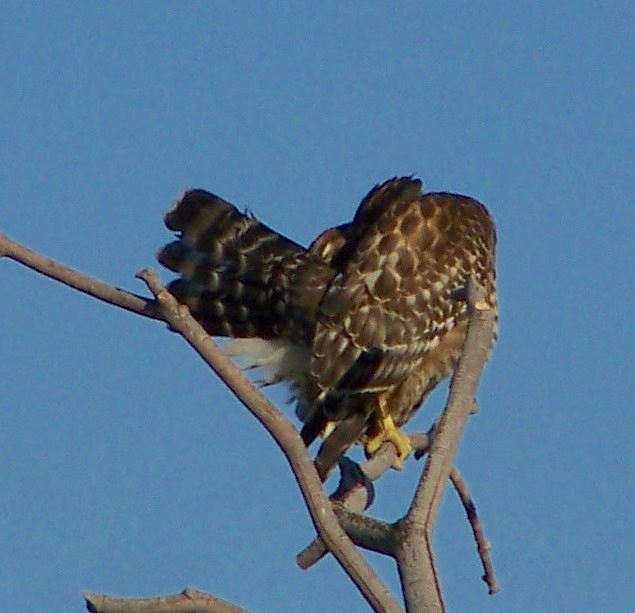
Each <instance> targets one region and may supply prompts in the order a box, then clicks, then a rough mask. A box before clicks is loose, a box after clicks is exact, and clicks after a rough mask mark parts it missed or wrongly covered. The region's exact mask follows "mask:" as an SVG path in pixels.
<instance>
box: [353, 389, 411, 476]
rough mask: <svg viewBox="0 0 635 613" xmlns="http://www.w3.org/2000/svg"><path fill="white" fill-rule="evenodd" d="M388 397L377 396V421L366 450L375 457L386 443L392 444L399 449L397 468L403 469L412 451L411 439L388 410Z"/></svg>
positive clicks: (365, 447) (366, 444)
mask: <svg viewBox="0 0 635 613" xmlns="http://www.w3.org/2000/svg"><path fill="white" fill-rule="evenodd" d="M386 401H387V397H386V396H385V395H384V394H380V395H379V396H377V407H376V409H375V421H374V423H373V425H372V426H371V428H370V431H369V433H368V438H367V439H366V443H365V444H364V449H365V450H366V453H367V454H368V455H373V454H374V453H375V452H376V451H378V450H379V448H380V447H381V446H382V445H383V444H384V443H385V442H386V441H388V442H390V443H392V444H393V445H394V446H395V448H396V449H397V466H396V468H399V469H401V467H402V466H403V463H404V462H405V460H406V458H407V457H408V456H409V455H410V452H411V451H412V445H411V444H410V438H409V437H408V435H407V434H404V433H403V432H401V431H400V430H399V429H398V428H397V426H395V422H394V421H393V420H392V417H391V416H390V414H389V413H388V411H387V409H386Z"/></svg>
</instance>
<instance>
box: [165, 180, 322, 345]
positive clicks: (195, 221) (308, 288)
mask: <svg viewBox="0 0 635 613" xmlns="http://www.w3.org/2000/svg"><path fill="white" fill-rule="evenodd" d="M165 224H166V226H167V227H168V228H169V229H170V230H173V231H175V232H177V233H178V235H179V237H178V240H176V241H174V242H172V243H170V244H168V245H166V246H165V247H163V248H162V249H161V250H160V251H159V253H158V254H157V259H158V260H159V262H160V263H161V264H163V266H165V267H166V268H169V269H170V270H172V271H174V272H177V273H180V275H181V277H180V278H179V279H176V280H175V281H173V282H172V283H170V284H169V286H168V289H169V290H170V292H171V293H172V294H174V295H175V296H176V298H177V299H178V300H179V302H181V303H183V304H186V305H187V306H188V307H189V308H190V310H191V311H192V314H193V315H194V317H196V318H197V319H198V320H199V321H200V322H201V323H202V325H203V326H204V327H205V329H206V330H207V331H208V332H209V333H210V334H212V335H214V336H232V337H242V338H244V337H260V338H267V339H275V338H282V337H287V338H293V339H296V340H306V339H309V338H311V337H312V334H313V327H314V321H315V318H314V316H313V312H312V311H315V309H316V308H317V305H318V303H319V300H320V298H321V296H322V293H323V292H324V288H325V287H326V283H327V282H328V280H329V279H330V278H331V277H332V275H333V271H332V270H331V269H330V268H329V267H328V265H327V264H325V262H324V261H323V260H321V259H320V258H319V257H318V256H316V255H314V254H311V253H309V252H308V251H307V250H306V249H304V247H302V246H300V245H298V244H297V243H295V242H293V241H292V240H290V239H288V238H286V237H284V236H282V235H280V234H278V233H277V232H275V231H273V230H272V229H271V228H269V227H267V226H266V225H265V224H263V223H260V222H259V221H258V220H257V219H255V218H254V217H253V216H249V215H245V214H243V213H241V212H240V211H238V209H237V208H236V207H235V206H233V205H232V204H230V203H228V202H226V201H225V200H223V199H222V198H219V197H218V196H215V195H214V194H211V193H210V192H207V191H204V190H190V191H187V192H185V193H184V194H183V196H182V197H181V198H179V200H178V201H177V202H176V204H175V206H174V208H173V209H172V210H170V211H169V212H168V213H167V214H166V215H165Z"/></svg>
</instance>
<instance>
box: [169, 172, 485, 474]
mask: <svg viewBox="0 0 635 613" xmlns="http://www.w3.org/2000/svg"><path fill="white" fill-rule="evenodd" d="M166 225H167V226H168V228H170V229H171V230H174V231H176V232H178V233H179V234H180V237H179V239H178V240H177V241H175V242H173V243H171V244H169V245H167V246H166V247H164V248H163V249H162V250H161V251H160V252H159V255H158V258H159V261H160V262H161V263H162V264H163V265H165V266H167V267H168V268H170V269H171V270H173V271H175V272H178V273H180V274H181V278H179V279H177V280H176V281H173V282H172V283H171V284H170V286H169V289H170V291H171V292H172V293H173V294H174V295H175V296H176V297H177V298H178V299H179V300H180V301H181V302H183V303H185V304H187V305H188V306H189V307H190V309H191V311H192V314H193V315H194V316H195V317H196V318H197V319H198V320H199V321H200V322H201V323H202V325H203V326H204V327H205V328H206V330H207V331H208V332H209V333H210V334H212V335H216V336H229V337H234V338H237V339H261V340H243V341H236V342H235V344H234V345H233V350H234V352H235V353H249V354H251V355H252V356H254V357H253V361H252V363H251V365H253V366H262V367H265V368H268V369H269V370H270V375H269V378H268V380H267V381H268V382H278V381H287V382H288V383H289V384H290V386H291V388H292V391H293V393H294V396H295V398H296V399H297V402H298V408H297V413H298V416H299V417H300V419H301V420H302V421H303V422H304V426H303V430H302V436H303V438H304V440H305V442H306V443H307V445H308V444H310V443H311V442H312V441H313V440H314V439H315V438H316V437H317V436H324V437H325V441H324V443H323V444H322V447H321V449H320V451H319V453H318V456H317V458H316V465H317V467H318V470H319V471H320V473H321V475H322V477H323V478H325V477H326V475H327V474H328V472H329V470H330V469H331V468H332V467H333V466H334V465H335V464H336V463H337V462H338V460H339V458H340V457H341V455H342V454H343V453H345V451H346V450H347V449H348V447H350V445H351V444H353V443H356V442H361V443H363V444H364V445H365V447H366V449H367V451H368V452H371V453H372V452H374V451H375V450H376V449H377V448H378V447H379V446H380V445H381V443H382V442H383V441H384V440H392V441H393V442H395V444H396V445H397V448H398V450H399V454H400V456H401V457H402V458H403V457H405V456H406V455H407V453H408V451H409V447H408V443H407V440H406V439H405V437H403V435H401V434H400V433H399V431H398V428H400V427H401V426H402V425H404V424H405V423H406V422H407V421H409V420H410V418H411V417H412V415H413V414H414V412H415V411H416V410H417V409H418V407H419V406H420V405H421V403H422V402H423V400H424V399H425V397H426V395H427V394H428V393H429V392H430V391H431V390H432V389H433V388H434V387H435V386H436V385H437V383H438V382H439V381H441V380H442V379H443V378H445V377H447V376H448V375H449V374H451V372H452V371H453V369H454V367H455V366H456V363H457V361H458V358H459V356H460V353H461V350H462V347H463V343H464V340H465V334H466V331H467V307H466V304H465V302H464V301H463V300H462V299H461V298H460V290H461V288H463V287H464V286H465V283H466V280H467V279H468V277H469V276H470V275H473V276H474V277H475V278H476V279H477V280H478V281H479V282H480V283H481V284H482V285H483V286H484V287H485V289H486V292H487V295H488V301H489V303H490V304H491V306H492V307H494V308H496V289H495V243H496V235H495V229H494V222H493V220H492V218H491V216H490V215H489V213H488V212H487V210H486V209H485V207H484V206H483V205H482V204H480V203H479V202H477V201H476V200H474V199H472V198H469V197H467V196H460V195H456V194H449V193H428V194H422V193H421V182H420V181H418V180H416V179H412V178H408V177H404V178H398V179H391V180H389V181H387V182H386V183H384V184H382V185H380V186H377V187H375V188H374V189H372V190H371V191H370V193H369V194H368V195H367V196H366V197H365V198H364V200H363V201H362V203H361V204H360V206H359V208H358V210H357V212H356V214H355V217H354V219H353V221H352V222H351V223H348V224H344V225H342V226H339V227H337V228H332V229H330V230H326V231H325V232H323V233H322V234H321V235H320V236H319V237H318V238H317V239H316V240H315V241H314V242H313V244H312V245H311V247H310V248H309V249H308V250H307V249H305V248H303V247H301V246H300V245H298V244H296V243H294V242H293V241H291V240H289V239H287V238H285V237H283V236H281V235H279V234H277V233H276V232H274V231H273V230H271V229H270V228H268V227H267V226H265V225H264V224H261V223H260V222H258V221H257V220H256V219H254V218H253V217H249V216H246V215H243V214H241V213H240V212H239V211H238V210H237V209H236V208H235V207H233V206H232V205H231V204H229V203H227V202H225V201H223V200H221V199H220V198H218V197H217V196H214V195H212V194H210V193H208V192H205V191H202V190H194V191H190V192H186V193H185V194H184V195H183V197H182V198H181V199H180V200H179V201H178V202H177V204H176V206H175V208H174V209H173V210H172V211H170V212H169V213H168V214H167V215H166Z"/></svg>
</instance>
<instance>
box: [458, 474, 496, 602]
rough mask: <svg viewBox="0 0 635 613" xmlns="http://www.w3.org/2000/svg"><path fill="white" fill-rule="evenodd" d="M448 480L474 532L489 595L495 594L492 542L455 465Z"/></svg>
mask: <svg viewBox="0 0 635 613" xmlns="http://www.w3.org/2000/svg"><path fill="white" fill-rule="evenodd" d="M450 481H452V484H453V485H454V489H455V490H456V491H457V493H458V495H459V498H460V499H461V502H462V503H463V508H464V509H465V514H466V515H467V519H468V521H469V522H470V526H471V527H472V533H473V534H474V540H475V541H476V549H477V551H478V555H479V557H480V558H481V562H482V564H483V581H485V583H486V584H487V587H488V588H489V593H490V595H494V594H497V593H498V592H499V591H500V586H499V585H498V581H497V580H496V573H495V571H494V564H493V563H492V558H491V557H490V550H491V548H492V544H491V543H490V542H489V540H488V539H487V537H486V536H485V530H484V528H483V524H482V523H481V520H480V519H479V516H478V513H477V511H476V505H475V504H474V500H472V496H471V494H470V490H469V489H468V487H467V483H466V482H465V481H464V479H463V477H462V476H461V473H460V472H459V471H458V469H457V468H456V467H453V468H452V470H451V471H450Z"/></svg>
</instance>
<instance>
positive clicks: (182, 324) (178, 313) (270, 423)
mask: <svg viewBox="0 0 635 613" xmlns="http://www.w3.org/2000/svg"><path fill="white" fill-rule="evenodd" d="M137 276H138V277H139V278H140V279H142V280H143V281H144V282H145V283H146V284H147V285H148V288H149V289H150V291H151V292H152V293H153V294H154V296H155V298H156V300H157V302H158V305H159V310H160V313H161V314H162V315H163V317H164V319H165V321H167V322H168V323H169V324H170V327H171V328H172V329H173V330H174V331H175V332H178V333H179V334H181V336H182V337H183V338H184V339H185V340H186V341H187V342H188V343H189V345H190V346H191V347H192V348H193V349H194V350H195V351H196V352H197V353H198V354H199V355H200V356H201V357H202V358H203V360H205V362H206V363H207V364H208V365H209V366H210V368H212V369H213V370H214V372H216V374H217V375H218V376H219V377H220V378H221V379H222V380H223V382H224V383H225V384H226V385H227V386H228V387H229V388H230V389H231V390H232V392H233V393H234V394H235V395H236V397H237V398H238V399H239V400H240V401H241V402H242V403H243V404H244V405H245V406H246V407H247V409H248V410H249V411H250V412H251V413H252V415H254V417H256V419H258V421H260V423H261V424H262V425H263V426H264V427H265V429H266V430H267V431H268V432H269V434H271V436H272V437H273V439H274V440H275V442H276V444H277V445H278V447H280V449H281V450H282V452H283V453H284V455H285V457H286V458H287V461H288V462H289V464H290V466H291V469H292V471H293V474H294V476H295V478H296V481H297V483H298V485H299V486H300V491H301V492H302V496H303V498H304V501H305V503H306V505H307V509H308V510H309V514H310V515H311V519H312V520H313V524H314V526H315V529H316V530H317V532H318V534H319V535H320V537H321V538H322V539H323V540H324V542H325V543H326V544H327V546H328V548H329V551H331V552H332V553H333V555H334V556H335V558H336V559H337V561H338V562H339V563H340V565H341V566H342V568H343V569H344V571H345V572H346V573H347V574H348V576H349V577H350V578H351V579H352V581H353V583H354V584H355V585H356V586H357V588H358V589H359V590H360V591H361V593H362V594H363V596H364V597H365V598H366V599H367V601H368V602H369V604H370V605H371V606H372V607H373V608H374V609H375V610H378V611H387V612H388V611H394V612H396V611H399V610H400V608H399V606H398V605H397V603H396V602H395V600H394V598H393V597H392V595H391V594H390V592H389V591H388V589H387V588H386V586H385V585H384V584H383V582H382V581H381V579H380V578H379V577H378V576H377V574H376V573H375V572H374V570H373V569H372V568H371V566H370V565H369V564H368V562H366V560H365V559H364V558H363V557H362V555H361V554H360V553H359V551H357V549H356V548H355V546H354V545H353V543H352V542H351V541H350V539H349V538H348V537H347V536H346V533H345V532H344V531H343V530H342V528H341V526H340V525H339V523H338V521H337V518H336V517H335V514H334V513H333V510H332V508H331V504H330V502H329V500H328V498H327V497H326V494H325V493H324V489H323V487H322V482H321V481H320V478H319V476H318V474H317V471H316V470H315V467H314V465H313V462H312V461H311V459H310V458H309V455H308V453H307V450H306V447H305V445H304V443H303V441H302V438H301V437H300V435H299V433H298V431H297V430H296V429H295V428H294V427H293V424H291V422H290V421H289V420H288V419H287V418H286V417H285V416H284V415H283V414H282V413H281V412H280V411H278V409H276V407H275V406H273V404H271V403H270V402H269V401H268V400H267V399H266V398H265V397H264V396H263V395H262V394H261V393H260V391H259V390H258V388H256V387H255V386H254V385H253V384H252V383H251V381H249V379H247V377H246V376H245V374H244V373H243V372H242V370H241V369H240V368H238V367H237V366H236V365H235V364H234V363H233V362H232V361H231V359H230V358H229V357H228V356H227V355H226V354H225V353H224V352H223V351H222V349H221V348H220V347H218V345H217V344H216V343H215V342H214V341H213V340H212V338H211V337H210V336H209V335H208V334H207V332H205V330H204V329H203V327H202V326H201V325H200V324H199V323H198V322H197V321H196V320H195V319H194V318H193V317H192V315H191V314H190V312H189V309H188V308H187V307H185V306H183V305H181V304H179V303H178V302H177V301H176V299H175V298H174V296H172V294H170V293H169V292H168V291H167V290H166V289H165V288H164V287H163V286H162V285H161V283H160V281H159V278H158V277H157V275H156V274H155V273H154V272H152V271H151V270H149V269H146V270H143V271H141V272H140V273H138V274H137Z"/></svg>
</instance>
